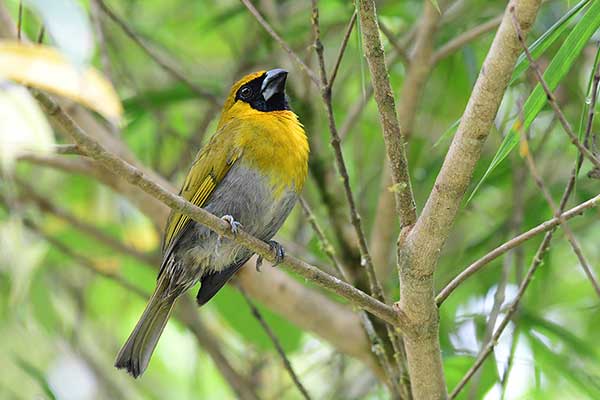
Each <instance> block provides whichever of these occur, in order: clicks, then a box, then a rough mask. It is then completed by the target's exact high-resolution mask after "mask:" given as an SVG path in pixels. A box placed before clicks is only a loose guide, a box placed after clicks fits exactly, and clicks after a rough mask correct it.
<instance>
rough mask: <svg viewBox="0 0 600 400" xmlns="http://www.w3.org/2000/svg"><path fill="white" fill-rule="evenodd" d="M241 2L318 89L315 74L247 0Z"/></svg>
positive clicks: (317, 79) (317, 80)
mask: <svg viewBox="0 0 600 400" xmlns="http://www.w3.org/2000/svg"><path fill="white" fill-rule="evenodd" d="M241 1H242V3H243V4H244V6H246V8H247V9H248V11H250V13H251V14H252V15H253V16H254V18H256V20H257V21H258V23H259V24H260V25H261V26H262V27H263V28H264V29H265V30H266V31H267V33H268V34H269V35H271V37H272V38H273V39H275V41H276V42H277V43H279V45H280V46H281V47H282V48H283V49H284V50H285V51H286V52H287V53H288V54H289V56H290V57H291V58H292V59H293V60H294V61H295V62H296V63H297V64H298V66H299V67H300V69H301V70H302V72H304V73H305V74H306V75H307V76H308V77H309V78H310V80H311V81H313V82H314V84H315V85H317V87H318V86H319V78H318V77H317V74H315V72H314V71H313V70H312V69H310V67H309V66H308V65H306V63H305V62H304V61H302V59H301V58H300V57H299V56H298V55H297V54H296V53H295V52H294V50H292V48H291V47H290V46H289V45H288V44H287V43H286V41H285V40H283V38H282V37H281V36H279V34H278V33H277V32H275V30H274V29H273V28H272V27H271V25H269V23H268V22H267V21H266V20H265V19H264V18H263V16H262V15H261V14H260V12H258V10H257V9H256V7H254V5H253V4H252V3H251V2H250V1H249V0H241Z"/></svg>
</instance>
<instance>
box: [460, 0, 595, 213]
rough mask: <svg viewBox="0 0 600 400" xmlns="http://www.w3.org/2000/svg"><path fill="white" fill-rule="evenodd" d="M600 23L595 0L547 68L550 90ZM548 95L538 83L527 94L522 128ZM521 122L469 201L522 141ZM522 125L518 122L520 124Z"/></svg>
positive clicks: (547, 81) (526, 127)
mask: <svg viewBox="0 0 600 400" xmlns="http://www.w3.org/2000/svg"><path fill="white" fill-rule="evenodd" d="M598 27H600V1H596V2H593V3H592V5H591V6H590V7H589V8H588V9H587V12H586V13H585V14H584V16H583V17H582V18H581V20H580V21H579V22H578V23H577V25H575V27H574V28H573V30H572V31H571V33H570V34H569V36H567V39H566V40H565V42H564V43H563V44H562V46H561V47H560V49H559V50H558V52H557V53H556V55H555V56H554V58H553V59H552V61H551V62H550V65H549V66H548V68H547V69H546V71H545V72H544V80H545V81H546V83H547V84H548V86H549V87H550V90H554V89H556V87H557V86H558V84H559V83H560V81H561V80H562V79H563V78H564V77H565V75H566V73H567V72H568V71H569V69H570V68H571V66H572V65H573V63H574V62H575V60H576V59H577V57H579V54H580V53H581V51H582V50H583V47H584V46H585V44H586V43H587V42H588V40H589V39H590V37H591V36H592V35H593V34H594V32H596V30H597V29H598ZM546 101H547V98H546V94H545V93H544V89H543V88H542V86H541V85H540V84H538V85H537V86H536V87H535V89H534V90H533V92H532V93H531V94H530V95H529V97H528V98H527V101H526V102H525V104H524V105H523V113H522V115H523V122H522V126H523V127H522V129H523V131H527V129H529V127H530V126H531V123H532V122H533V121H534V120H535V118H536V117H537V116H538V114H539V113H540V111H541V110H542V108H543V107H544V105H545V104H546ZM520 124H521V122H519V121H517V122H515V125H514V126H513V127H512V128H511V129H510V131H509V133H508V134H507V135H506V136H505V137H504V140H503V141H502V144H501V145H500V148H499V149H498V151H497V152H496V154H495V155H494V158H493V159H492V162H491V164H490V166H489V167H488V169H487V171H485V174H483V177H482V178H481V180H480V181H479V183H477V186H476V187H475V189H474V190H473V192H472V193H471V195H470V196H469V199H468V200H467V202H469V201H470V200H471V198H473V195H474V194H475V192H477V190H478V189H479V187H480V186H481V184H482V183H483V181H485V179H486V178H487V177H488V175H489V174H490V173H491V172H492V171H493V170H494V169H495V168H496V167H497V166H498V164H500V163H501V162H502V161H503V160H504V159H505V158H506V156H508V154H510V152H511V151H512V149H513V148H514V147H515V146H516V145H517V143H519V129H520V128H521V126H520ZM517 125H519V126H517Z"/></svg>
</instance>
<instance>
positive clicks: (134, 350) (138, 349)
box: [115, 285, 177, 378]
mask: <svg viewBox="0 0 600 400" xmlns="http://www.w3.org/2000/svg"><path fill="white" fill-rule="evenodd" d="M161 286H162V285H158V287H157V288H156V290H155V292H154V294H153V295H152V297H151V298H150V301H148V305H147V306H146V309H145V310H144V313H143V314H142V317H141V318H140V320H139V321H138V323H137V325H136V326H135V328H134V329H133V332H131V335H129V339H127V342H125V345H124V346H123V348H121V351H119V354H118V355H117V360H116V361H115V367H117V368H124V369H126V370H127V372H129V373H130V374H131V375H132V376H133V377H134V378H137V377H138V376H140V375H142V374H143V373H144V371H145V370H146V367H148V363H149V362H150V357H151V356H152V353H153V352H154V349H155V348H156V344H157V343H158V339H159V338H160V335H161V334H162V332H163V329H164V328H165V325H166V324H167V320H168V319H169V315H170V314H171V310H172V309H173V305H174V304H175V300H176V299H177V297H176V296H166V297H165V296H162V293H161V292H162V290H161Z"/></svg>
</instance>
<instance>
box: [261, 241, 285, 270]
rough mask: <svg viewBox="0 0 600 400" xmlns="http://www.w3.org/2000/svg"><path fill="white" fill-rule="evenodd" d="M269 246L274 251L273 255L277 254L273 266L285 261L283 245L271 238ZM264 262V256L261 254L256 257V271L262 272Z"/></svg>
mask: <svg viewBox="0 0 600 400" xmlns="http://www.w3.org/2000/svg"><path fill="white" fill-rule="evenodd" d="M269 247H270V248H271V252H272V253H273V255H275V262H274V263H273V266H274V267H276V266H278V265H279V264H281V262H282V261H283V258H284V257H285V250H283V246H282V245H280V244H279V243H277V242H276V241H274V240H269ZM262 262H263V258H262V256H260V255H259V256H258V257H257V258H256V271H258V272H260V267H261V265H262Z"/></svg>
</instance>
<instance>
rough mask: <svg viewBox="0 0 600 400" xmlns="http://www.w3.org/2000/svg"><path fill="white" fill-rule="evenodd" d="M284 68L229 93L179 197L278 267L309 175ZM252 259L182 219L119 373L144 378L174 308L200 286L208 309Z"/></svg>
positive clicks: (173, 226)
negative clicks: (258, 244) (282, 240)
mask: <svg viewBox="0 0 600 400" xmlns="http://www.w3.org/2000/svg"><path fill="white" fill-rule="evenodd" d="M287 76H288V72H287V71H286V70H284V69H281V68H276V69H271V70H269V71H264V70H263V71H258V72H254V73H251V74H249V75H246V76H245V77H243V78H242V79H240V80H239V81H237V82H236V83H235V84H234V85H233V86H232V88H231V91H230V92H229V95H228V97H227V99H226V100H225V102H224V104H223V109H222V111H221V116H220V119H219V122H218V125H217V128H216V131H215V133H214V135H213V136H212V137H211V139H210V140H209V142H208V143H207V144H206V145H205V146H204V147H203V148H202V149H201V150H200V151H199V152H198V154H197V156H196V158H195V160H194V162H193V164H192V167H191V169H190V171H189V173H188V175H187V177H186V179H185V181H184V183H183V185H182V188H181V191H180V193H179V194H180V195H181V196H182V197H183V198H185V199H186V200H188V201H190V202H192V203H193V204H195V205H197V206H199V207H202V208H204V209H205V210H207V211H209V212H210V213H212V214H213V215H216V216H218V217H221V218H222V219H223V220H225V221H227V222H228V223H229V225H230V228H231V231H232V233H233V234H234V235H235V234H236V233H237V232H238V230H239V229H243V230H244V231H245V232H247V233H249V234H251V235H254V236H256V237H257V238H260V239H262V240H264V241H265V242H267V243H269V246H270V247H271V250H272V251H273V253H274V255H275V260H276V263H275V264H277V263H279V262H281V261H282V260H283V258H284V256H285V252H284V249H283V247H282V246H281V245H280V244H279V243H277V242H275V241H273V240H271V238H272V237H273V236H274V235H275V233H276V232H277V231H278V230H279V228H280V227H281V226H282V224H283V222H284V221H285V219H286V218H287V216H288V215H289V214H290V212H291V210H292V208H293V207H294V205H295V203H296V200H297V198H298V196H299V194H300V192H301V191H302V187H303V186H304V182H305V180H306V176H307V171H308V155H309V144H308V138H307V135H306V133H305V131H304V127H303V125H302V124H301V122H300V120H299V118H298V116H297V115H296V114H295V113H294V112H293V111H292V110H291V108H290V105H289V102H288V97H287V95H286V92H285V87H286V80H287ZM252 255H253V253H252V252H251V251H250V250H248V249H246V248H244V247H242V246H241V245H239V244H237V243H235V240H230V239H227V238H225V237H221V236H220V235H219V234H217V233H215V232H213V231H211V230H210V229H209V228H207V227H205V226H203V225H201V224H199V223H197V222H195V221H193V220H191V219H190V218H189V217H188V216H186V215H183V214H181V213H179V212H177V211H174V210H173V211H171V213H170V215H169V218H168V220H167V223H166V227H165V232H164V235H163V242H162V264H161V266H160V271H159V273H158V277H157V280H156V288H155V290H154V292H153V294H152V296H151V297H150V299H149V300H148V304H147V305H146V308H145V310H144V312H143V314H142V316H141V318H140V320H139V322H138V323H137V324H136V326H135V328H134V329H133V331H132V333H131V335H130V336H129V338H128V339H127V341H126V342H125V344H124V345H123V347H122V348H121V350H120V351H119V353H118V355H117V358H116V361H115V367H117V368H119V369H125V370H126V371H127V372H128V373H129V374H131V375H132V376H133V377H134V378H137V377H139V376H140V375H142V374H143V373H144V371H145V370H146V368H147V367H148V364H149V362H150V358H151V356H152V353H153V352H154V349H155V348H156V345H157V344H158V340H159V338H160V335H161V334H162V332H163V330H164V328H165V325H166V324H167V321H168V319H169V316H170V314H171V311H172V309H173V306H174V304H175V302H176V300H177V299H178V298H179V297H180V296H182V295H183V294H184V293H185V292H187V290H188V289H190V288H191V287H192V286H194V285H195V284H197V283H198V282H200V289H199V291H198V294H197V296H196V300H197V303H198V305H199V306H202V305H204V304H206V303H207V302H208V301H209V300H210V299H211V298H212V297H213V296H214V295H215V294H216V293H217V292H218V291H219V290H220V289H221V288H222V287H223V285H225V283H226V282H227V281H228V280H229V279H230V278H231V277H232V276H233V275H234V274H235V273H236V272H237V271H238V270H239V269H240V268H241V267H242V266H243V265H244V263H245V262H246V261H248V259H249V258H250V257H251V256H252Z"/></svg>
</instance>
